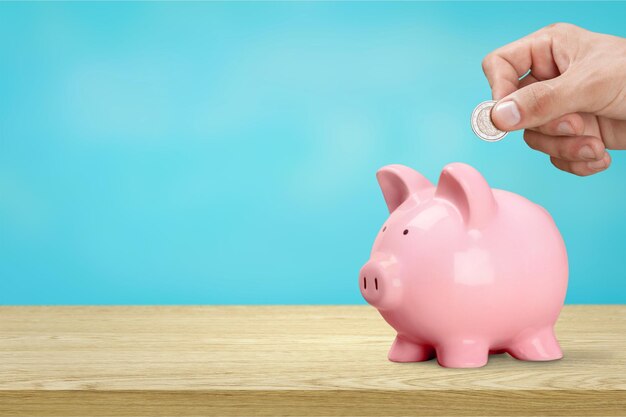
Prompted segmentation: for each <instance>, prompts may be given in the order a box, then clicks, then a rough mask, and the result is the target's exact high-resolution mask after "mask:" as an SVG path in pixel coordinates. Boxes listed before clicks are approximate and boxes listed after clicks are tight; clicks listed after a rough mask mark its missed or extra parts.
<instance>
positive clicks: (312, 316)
mask: <svg viewBox="0 0 626 417" xmlns="http://www.w3.org/2000/svg"><path fill="white" fill-rule="evenodd" d="M557 336H558V337H559V339H560V341H561V344H562V347H563V350H564V352H565V358H564V359H562V360H560V361H555V362H544V363H529V362H520V361H516V360H515V359H513V358H511V357H509V356H508V355H497V356H492V357H491V359H490V361H489V364H488V365H487V366H486V367H484V368H480V369H469V370H467V369H466V370H459V369H445V368H441V367H439V366H438V365H437V363H436V362H435V361H429V362H425V363H413V364H397V363H391V362H389V361H388V360H387V358H386V355H387V350H388V348H389V345H390V343H391V341H392V339H393V330H392V329H391V328H389V327H388V326H387V325H386V324H385V323H384V322H383V320H382V319H381V318H380V316H379V315H378V313H377V312H376V311H375V310H374V309H373V308H371V307H368V306H229V307H226V306H210V307H194V306H185V307H183V306H181V307H171V306H160V307H79V306H76V307H0V415H2V416H61V415H63V416H87V415H94V416H105V415H106V416H147V415H153V416H166V415H168V416H170V415H188V416H200V415H208V416H218V415H219V416H241V415H255V416H274V415H279V416H280V415H282V416H332V415H337V416H347V415H351V416H377V415H388V416H401V415H416V416H426V415H431V416H444V415H447V416H449V415H460V416H478V415H480V416H495V415H510V416H523V415H546V416H561V415H562V416H565V415H567V416H583V415H586V416H592V415H593V416H595V415H604V416H616V415H626V306H566V307H565V309H564V310H563V313H562V315H561V319H560V321H559V323H558V326H557Z"/></svg>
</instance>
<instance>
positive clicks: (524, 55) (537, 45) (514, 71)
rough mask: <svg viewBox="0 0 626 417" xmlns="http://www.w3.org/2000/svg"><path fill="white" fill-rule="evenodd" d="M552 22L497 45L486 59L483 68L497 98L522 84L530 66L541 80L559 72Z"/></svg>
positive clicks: (506, 94) (502, 96)
mask: <svg viewBox="0 0 626 417" xmlns="http://www.w3.org/2000/svg"><path fill="white" fill-rule="evenodd" d="M552 45H553V43H552V30H551V26H549V27H547V28H544V29H541V30H539V31H537V32H535V33H532V34H530V35H528V36H526V37H524V38H521V39H519V40H517V41H514V42H511V43H509V44H508V45H505V46H503V47H501V48H498V49H496V50H495V51H493V52H491V53H490V54H489V55H487V56H486V57H485V59H484V60H483V71H484V73H485V75H486V76H487V80H488V81H489V85H490V86H491V91H492V96H493V99H494V100H500V99H501V98H504V97H506V96H508V95H509V94H511V93H512V92H514V91H516V90H517V89H519V88H520V79H521V78H523V77H524V75H526V74H527V73H528V71H529V70H530V71H531V73H532V75H533V77H534V78H535V79H537V80H539V81H543V80H547V79H550V78H554V77H557V76H559V70H558V68H557V66H556V64H555V61H554V58H553V53H552Z"/></svg>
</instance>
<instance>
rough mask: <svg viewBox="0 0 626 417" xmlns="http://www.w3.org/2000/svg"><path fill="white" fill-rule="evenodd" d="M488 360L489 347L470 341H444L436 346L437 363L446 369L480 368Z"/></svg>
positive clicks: (480, 342)
mask: <svg viewBox="0 0 626 417" xmlns="http://www.w3.org/2000/svg"><path fill="white" fill-rule="evenodd" d="M488 360H489V346H488V345H487V344H486V343H484V342H482V341H480V340H472V339H461V340H456V341H445V342H443V343H441V344H440V345H439V346H437V362H439V365H441V366H443V367H446V368H480V367H481V366H485V365H486V364H487V361H488Z"/></svg>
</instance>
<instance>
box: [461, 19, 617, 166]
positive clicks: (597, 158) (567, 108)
mask: <svg viewBox="0 0 626 417" xmlns="http://www.w3.org/2000/svg"><path fill="white" fill-rule="evenodd" d="M483 70H484V72H485V75H486V76H487V79H488V81H489V85H490V86H491V89H492V97H493V99H494V100H496V101H497V103H495V104H494V103H493V102H490V103H481V105H479V106H478V107H477V108H476V110H475V111H474V113H475V114H473V115H472V128H473V129H474V131H475V132H476V134H477V135H478V136H480V137H481V138H482V139H484V140H488V141H496V140H499V139H502V137H504V134H505V132H504V131H514V130H524V140H525V141H526V143H527V144H528V146H529V147H530V148H532V149H534V150H537V151H540V152H544V153H546V154H548V155H549V156H550V161H551V162H552V164H553V165H554V166H556V167H557V168H559V169H561V170H563V171H567V172H571V173H573V174H576V175H591V174H595V173H597V172H600V171H603V170H605V169H606V168H608V167H609V165H610V163H611V157H610V155H609V154H608V152H607V151H606V149H626V39H625V38H621V37H618V36H610V35H605V34H601V33H594V32H590V31H588V30H585V29H582V28H580V27H577V26H574V25H570V24H565V23H557V24H554V25H550V26H547V27H545V28H543V29H541V30H539V31H537V32H535V33H532V34H530V35H528V36H526V37H524V38H522V39H520V40H517V41H515V42H512V43H510V44H508V45H505V46H503V47H501V48H498V49H496V50H495V51H493V52H492V53H490V54H489V55H487V57H486V58H485V59H484V61H483ZM529 70H530V71H529ZM483 106H484V107H483ZM498 132H501V133H498ZM500 135H502V136H500Z"/></svg>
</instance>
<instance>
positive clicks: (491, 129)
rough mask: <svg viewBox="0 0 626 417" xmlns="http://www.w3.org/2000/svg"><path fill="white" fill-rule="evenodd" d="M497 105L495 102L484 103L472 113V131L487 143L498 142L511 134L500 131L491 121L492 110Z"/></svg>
mask: <svg viewBox="0 0 626 417" xmlns="http://www.w3.org/2000/svg"><path fill="white" fill-rule="evenodd" d="M495 104H496V102H495V101H493V100H489V101H483V102H482V103H480V104H479V105H478V106H476V108H475V109H474V111H473V112H472V130H473V131H474V133H476V136H478V137H479V138H481V139H482V140H484V141H487V142H497V141H499V140H500V139H502V138H503V137H505V136H506V135H507V133H509V132H504V131H502V130H500V129H498V128H497V127H495V126H494V124H493V122H492V121H491V109H492V108H493V106H495Z"/></svg>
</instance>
